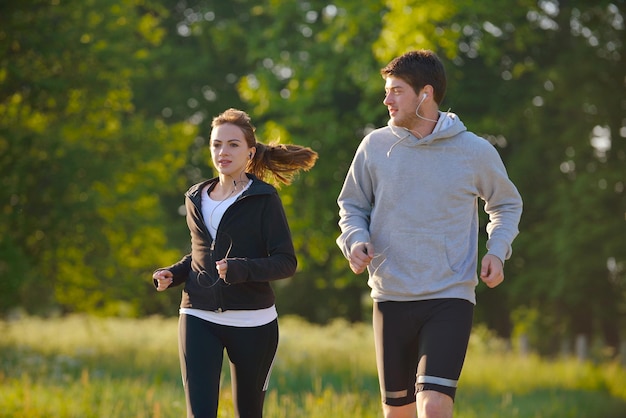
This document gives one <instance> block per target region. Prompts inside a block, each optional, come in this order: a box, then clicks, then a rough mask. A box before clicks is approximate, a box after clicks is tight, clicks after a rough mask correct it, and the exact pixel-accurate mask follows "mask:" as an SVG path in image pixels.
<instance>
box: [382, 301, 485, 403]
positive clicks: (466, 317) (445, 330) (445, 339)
mask: <svg viewBox="0 0 626 418" xmlns="http://www.w3.org/2000/svg"><path fill="white" fill-rule="evenodd" d="M473 315H474V305H473V304H472V303H471V302H469V301H467V300H463V299H431V300H424V301H414V302H376V303H374V316H373V326H374V342H375V346H376V365H377V367H378V379H379V382H380V391H381V395H382V399H383V403H385V404H387V405H391V406H403V405H408V404H410V403H413V402H415V399H416V394H417V393H418V392H421V391H424V390H435V391H437V392H441V393H445V394H446V395H448V396H450V397H451V398H452V399H454V396H455V394H456V386H457V382H458V380H459V376H460V375H461V369H462V368H463V362H464V361H465V353H466V352H467V344H468V342H469V337H470V333H471V329H472V319H473Z"/></svg>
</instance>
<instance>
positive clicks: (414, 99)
mask: <svg viewBox="0 0 626 418" xmlns="http://www.w3.org/2000/svg"><path fill="white" fill-rule="evenodd" d="M383 104H384V105H385V106H387V110H388V111H389V118H390V119H391V124H392V125H395V126H401V127H404V128H412V127H413V125H414V124H415V123H416V122H417V116H415V110H416V109H417V106H418V104H419V99H418V95H417V94H415V91H413V88H412V87H411V86H410V85H409V84H408V83H407V82H405V81H404V80H402V79H401V78H397V77H387V78H386V79H385V99H384V100H383Z"/></svg>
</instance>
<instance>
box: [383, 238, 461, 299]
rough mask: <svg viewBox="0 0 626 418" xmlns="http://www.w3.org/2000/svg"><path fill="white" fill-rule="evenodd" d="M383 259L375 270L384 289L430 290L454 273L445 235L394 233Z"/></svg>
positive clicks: (412, 291) (397, 290) (411, 291)
mask: <svg viewBox="0 0 626 418" xmlns="http://www.w3.org/2000/svg"><path fill="white" fill-rule="evenodd" d="M390 238H391V240H390V243H389V246H388V249H387V250H386V251H384V253H385V254H384V261H383V262H382V263H380V264H379V265H378V266H374V267H375V268H376V267H379V269H378V271H377V272H376V273H375V275H376V276H379V277H377V279H378V280H381V281H382V282H383V283H381V285H382V287H383V288H386V289H388V290H390V291H393V292H400V293H405V292H406V293H410V294H413V293H415V292H419V293H422V292H429V291H434V290H436V289H437V288H438V287H439V286H441V284H442V283H441V282H442V281H444V280H447V279H449V278H450V277H451V276H452V275H453V274H454V272H453V270H452V268H451V266H450V262H449V256H448V248H447V244H446V237H445V235H444V234H416V233H411V232H394V233H392V234H391V236H390Z"/></svg>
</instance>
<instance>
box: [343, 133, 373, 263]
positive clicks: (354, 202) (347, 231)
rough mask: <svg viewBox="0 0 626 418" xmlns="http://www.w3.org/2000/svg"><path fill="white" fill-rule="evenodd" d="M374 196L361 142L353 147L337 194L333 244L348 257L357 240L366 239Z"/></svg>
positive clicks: (367, 239) (364, 240) (365, 240)
mask: <svg viewBox="0 0 626 418" xmlns="http://www.w3.org/2000/svg"><path fill="white" fill-rule="evenodd" d="M373 200H374V192H373V183H372V179H371V176H370V174H369V171H368V170H367V165H366V156H365V145H364V142H362V143H361V145H360V146H359V148H358V149H357V151H356V153H355V156H354V159H353V160H352V164H351V165H350V169H349V170H348V173H347V175H346V179H345V180H344V183H343V187H342V189H341V192H340V193H339V197H338V198H337V205H338V206H339V228H340V230H341V234H340V235H339V237H337V240H336V242H337V245H338V246H339V248H340V249H341V252H342V253H343V255H344V256H345V257H346V258H348V257H349V255H350V249H351V248H352V246H353V245H354V244H355V243H357V242H369V240H370V233H369V224H370V215H371V212H372V205H373Z"/></svg>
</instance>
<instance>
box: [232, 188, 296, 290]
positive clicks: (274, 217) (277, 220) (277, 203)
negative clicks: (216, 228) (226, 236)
mask: <svg viewBox="0 0 626 418" xmlns="http://www.w3.org/2000/svg"><path fill="white" fill-rule="evenodd" d="M261 219H262V220H263V221H262V224H261V225H259V226H258V228H260V232H261V237H262V239H263V241H264V242H263V245H264V247H265V250H266V253H267V256H265V257H256V258H227V262H228V272H227V273H226V282H227V283H230V284H235V283H243V282H268V281H273V280H279V279H286V278H288V277H291V276H293V275H294V274H295V272H296V267H297V259H296V255H295V250H294V246H293V241H292V238H291V231H290V229H289V224H288V222H287V216H286V215H285V210H284V208H283V205H282V202H281V200H280V197H279V196H278V194H277V193H274V194H272V195H271V196H270V197H269V198H268V201H267V204H266V205H264V207H263V210H262V212H261Z"/></svg>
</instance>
